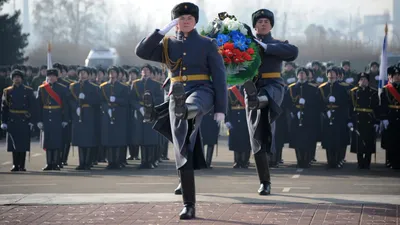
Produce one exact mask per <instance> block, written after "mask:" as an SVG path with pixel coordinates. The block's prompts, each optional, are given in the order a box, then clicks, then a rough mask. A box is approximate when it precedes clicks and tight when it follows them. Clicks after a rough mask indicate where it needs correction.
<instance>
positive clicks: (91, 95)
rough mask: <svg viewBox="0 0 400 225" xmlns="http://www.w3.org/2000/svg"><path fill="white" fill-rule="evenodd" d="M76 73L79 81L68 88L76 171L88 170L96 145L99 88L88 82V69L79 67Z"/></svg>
mask: <svg viewBox="0 0 400 225" xmlns="http://www.w3.org/2000/svg"><path fill="white" fill-rule="evenodd" d="M77 72H78V76H79V81H78V82H76V83H72V84H71V85H70V88H69V90H70V92H71V96H72V97H71V98H70V100H71V101H70V103H71V114H72V145H73V146H78V148H79V149H78V151H79V166H78V167H76V169H77V170H90V167H91V166H92V161H93V160H92V158H91V157H90V156H91V151H93V149H94V148H95V147H97V145H98V141H97V137H96V134H97V131H96V123H97V118H96V116H97V114H96V111H97V110H98V107H99V105H100V95H99V87H98V86H97V85H96V84H94V83H91V82H90V81H89V80H88V79H89V68H87V67H80V68H78V70H77Z"/></svg>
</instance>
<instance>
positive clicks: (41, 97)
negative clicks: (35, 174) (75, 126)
mask: <svg viewBox="0 0 400 225" xmlns="http://www.w3.org/2000/svg"><path fill="white" fill-rule="evenodd" d="M58 75H59V72H58V70H56V69H48V70H47V82H46V83H45V84H42V85H40V86H39V89H38V96H37V101H38V104H39V116H38V121H39V122H38V124H37V126H38V128H39V129H40V130H41V133H42V134H41V144H42V147H43V149H44V150H45V151H46V162H47V166H46V167H45V168H43V170H60V167H59V159H60V152H61V151H62V149H63V147H64V141H63V140H64V137H63V130H64V128H65V127H66V126H68V122H67V121H70V112H69V105H68V104H69V102H68V98H69V97H68V96H69V94H68V92H69V91H68V89H67V87H66V86H65V85H63V84H60V83H59V82H57V78H58Z"/></svg>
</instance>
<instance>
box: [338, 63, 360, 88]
mask: <svg viewBox="0 0 400 225" xmlns="http://www.w3.org/2000/svg"><path fill="white" fill-rule="evenodd" d="M341 66H342V68H343V70H344V74H343V75H344V76H343V80H344V81H345V82H346V83H348V84H353V83H354V81H355V79H356V78H357V75H356V74H355V73H354V72H353V71H352V70H351V64H350V61H348V60H344V61H342V63H341Z"/></svg>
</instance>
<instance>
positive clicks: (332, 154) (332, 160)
mask: <svg viewBox="0 0 400 225" xmlns="http://www.w3.org/2000/svg"><path fill="white" fill-rule="evenodd" d="M340 150H341V149H340V148H339V149H333V148H327V149H326V159H327V161H328V166H329V167H330V168H336V167H337V165H338V163H339V161H340V160H341V159H340V158H339V152H340Z"/></svg>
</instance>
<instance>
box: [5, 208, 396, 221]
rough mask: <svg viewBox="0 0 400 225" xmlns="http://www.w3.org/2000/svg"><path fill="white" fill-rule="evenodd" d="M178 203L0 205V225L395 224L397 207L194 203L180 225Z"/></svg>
mask: <svg viewBox="0 0 400 225" xmlns="http://www.w3.org/2000/svg"><path fill="white" fill-rule="evenodd" d="M181 209H182V204H180V203H136V204H93V205H25V206H24V205H11V206H7V205H3V206H0V225H6V224H7V225H9V224H21V225H22V224H29V225H36V224H52V225H53V224H59V225H64V224H65V225H72V224H107V225H110V224H123V225H128V224H160V225H161V224H191V225H195V224H218V225H219V224H229V225H240V224H243V225H253V224H271V225H272V224H279V225H292V224H293V225H294V224H296V225H305V224H309V225H331V224H332V225H333V224H348V225H353V224H354V225H370V224H371V225H372V224H374V225H375V224H379V225H399V222H400V220H399V216H400V207H399V205H390V204H229V203H200V204H197V205H196V213H197V215H196V216H197V218H196V219H195V220H191V221H180V220H179V218H178V214H179V212H180V210H181Z"/></svg>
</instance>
